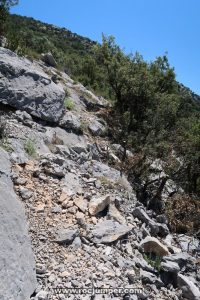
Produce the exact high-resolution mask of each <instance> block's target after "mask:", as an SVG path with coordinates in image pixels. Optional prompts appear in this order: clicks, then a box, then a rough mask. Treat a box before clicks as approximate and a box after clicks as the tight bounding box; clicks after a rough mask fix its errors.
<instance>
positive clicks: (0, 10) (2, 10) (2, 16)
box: [0, 0, 18, 36]
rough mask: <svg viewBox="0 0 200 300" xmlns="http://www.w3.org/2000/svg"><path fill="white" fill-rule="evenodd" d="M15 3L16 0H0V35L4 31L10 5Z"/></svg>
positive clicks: (16, 2)
mask: <svg viewBox="0 0 200 300" xmlns="http://www.w3.org/2000/svg"><path fill="white" fill-rule="evenodd" d="M17 4H18V0H0V36H1V35H4V33H5V31H6V27H7V19H8V16H9V10H10V7H11V6H14V5H17Z"/></svg>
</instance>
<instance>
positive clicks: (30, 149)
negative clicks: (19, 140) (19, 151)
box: [24, 139, 37, 157]
mask: <svg viewBox="0 0 200 300" xmlns="http://www.w3.org/2000/svg"><path fill="white" fill-rule="evenodd" d="M24 150H25V151H26V153H27V154H28V155H30V156H32V157H36V155H37V150H36V145H35V142H34V141H33V140H31V139H28V140H26V142H25V143H24Z"/></svg>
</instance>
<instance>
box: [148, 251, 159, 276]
mask: <svg viewBox="0 0 200 300" xmlns="http://www.w3.org/2000/svg"><path fill="white" fill-rule="evenodd" d="M144 259H145V260H146V262H147V263H148V264H149V265H150V266H152V267H153V268H154V269H156V270H157V271H158V272H160V264H161V257H159V256H157V255H153V254H152V253H148V254H145V255H144Z"/></svg>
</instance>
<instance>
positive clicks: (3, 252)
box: [0, 149, 36, 300]
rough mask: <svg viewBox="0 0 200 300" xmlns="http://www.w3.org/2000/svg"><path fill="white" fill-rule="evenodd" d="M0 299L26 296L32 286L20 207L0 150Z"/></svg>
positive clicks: (30, 260) (31, 265)
mask: <svg viewBox="0 0 200 300" xmlns="http://www.w3.org/2000/svg"><path fill="white" fill-rule="evenodd" d="M0 166H1V171H0V245H1V247H0V269H1V272H0V299H2V300H14V299H15V300H24V299H29V298H30V296H31V295H32V294H33V292H34V290H35V288H36V273H35V262H34V258H33V252H32V249H31V245H30V240H29V237H28V231H27V224H26V219H25V214H24V210H23V208H22V206H21V204H20V202H19V200H18V199H17V196H16V195H15V193H14V190H13V185H12V181H11V179H10V162H9V158H8V155H7V153H6V152H4V151H3V150H1V149H0Z"/></svg>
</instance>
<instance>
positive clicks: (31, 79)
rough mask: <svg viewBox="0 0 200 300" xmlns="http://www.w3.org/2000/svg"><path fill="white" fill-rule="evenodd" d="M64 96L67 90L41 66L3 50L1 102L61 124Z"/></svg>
mask: <svg viewBox="0 0 200 300" xmlns="http://www.w3.org/2000/svg"><path fill="white" fill-rule="evenodd" d="M64 96H65V92H64V90H63V89H62V88H61V87H59V86H58V85H56V84H55V83H54V82H53V81H51V79H50V78H49V77H48V75H46V74H45V73H44V72H43V71H42V69H41V68H39V66H36V65H34V64H32V63H31V62H30V61H29V60H27V59H25V58H22V57H19V56H18V55H17V54H15V53H13V52H12V51H10V50H8V49H4V48H0V103H3V104H6V105H9V106H12V107H14V108H17V109H19V110H24V111H27V112H28V113H29V114H31V115H32V116H35V117H38V118H40V119H42V120H46V121H50V122H58V121H59V119H60V118H61V116H62V115H63V107H64Z"/></svg>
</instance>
